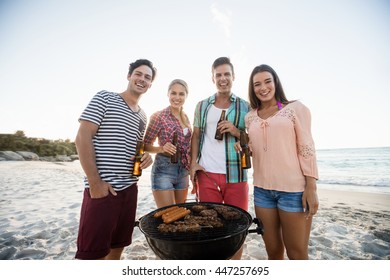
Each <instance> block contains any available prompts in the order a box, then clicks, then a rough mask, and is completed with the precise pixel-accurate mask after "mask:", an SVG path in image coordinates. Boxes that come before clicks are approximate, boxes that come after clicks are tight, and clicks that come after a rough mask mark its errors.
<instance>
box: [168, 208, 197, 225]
mask: <svg viewBox="0 0 390 280" xmlns="http://www.w3.org/2000/svg"><path fill="white" fill-rule="evenodd" d="M190 213H191V211H190V210H188V209H187V208H183V209H182V210H181V211H179V212H178V213H177V214H175V215H172V216H169V217H168V218H167V219H165V220H164V223H166V224H169V223H172V222H174V221H177V220H179V219H181V218H184V217H185V216H187V215H188V214H190Z"/></svg>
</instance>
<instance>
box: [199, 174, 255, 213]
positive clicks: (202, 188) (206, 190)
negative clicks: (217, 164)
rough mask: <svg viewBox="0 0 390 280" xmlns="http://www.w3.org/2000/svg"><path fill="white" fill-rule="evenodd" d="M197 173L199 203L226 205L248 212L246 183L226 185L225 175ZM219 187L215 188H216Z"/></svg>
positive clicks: (247, 188)
mask: <svg viewBox="0 0 390 280" xmlns="http://www.w3.org/2000/svg"><path fill="white" fill-rule="evenodd" d="M207 174H208V177H207V175H206V174H205V173H204V172H198V173H197V174H196V175H197V180H198V198H199V201H201V202H218V203H226V204H230V205H233V206H237V207H240V208H241V209H244V210H245V211H248V199H249V197H248V196H249V193H248V192H249V186H248V182H239V183H226V175H225V174H217V173H210V172H207ZM216 185H217V186H219V187H217V186H216Z"/></svg>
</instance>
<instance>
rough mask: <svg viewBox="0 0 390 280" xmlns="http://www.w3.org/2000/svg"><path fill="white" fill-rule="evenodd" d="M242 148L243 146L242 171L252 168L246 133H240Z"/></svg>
mask: <svg viewBox="0 0 390 280" xmlns="http://www.w3.org/2000/svg"><path fill="white" fill-rule="evenodd" d="M240 146H241V149H242V151H241V167H242V169H249V168H251V156H250V152H249V146H248V139H247V136H246V133H245V131H242V130H241V131H240Z"/></svg>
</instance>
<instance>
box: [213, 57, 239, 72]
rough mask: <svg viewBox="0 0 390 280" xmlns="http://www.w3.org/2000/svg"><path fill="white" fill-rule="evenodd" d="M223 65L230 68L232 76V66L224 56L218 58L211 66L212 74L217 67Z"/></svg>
mask: <svg viewBox="0 0 390 280" xmlns="http://www.w3.org/2000/svg"><path fill="white" fill-rule="evenodd" d="M224 64H228V65H230V67H231V68H232V74H234V67H233V64H232V63H231V61H230V58H228V57H226V56H222V57H219V58H217V59H216V60H215V61H214V63H213V66H212V68H211V72H213V71H214V70H215V68H217V67H218V66H221V65H224Z"/></svg>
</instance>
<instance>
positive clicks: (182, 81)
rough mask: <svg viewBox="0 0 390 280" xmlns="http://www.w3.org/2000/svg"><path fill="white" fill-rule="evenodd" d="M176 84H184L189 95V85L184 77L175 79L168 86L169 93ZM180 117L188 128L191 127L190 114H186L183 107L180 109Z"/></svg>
mask: <svg viewBox="0 0 390 280" xmlns="http://www.w3.org/2000/svg"><path fill="white" fill-rule="evenodd" d="M176 84H178V85H181V86H183V87H184V90H185V92H186V95H188V85H187V83H186V82H185V81H184V80H182V79H174V80H173V81H172V82H171V83H170V84H169V86H168V93H169V91H170V90H171V88H172V86H173V85H176ZM180 119H181V121H182V122H183V123H184V125H185V126H187V127H188V128H191V124H190V120H189V118H188V116H187V115H186V113H184V110H183V107H182V108H181V109H180Z"/></svg>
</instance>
